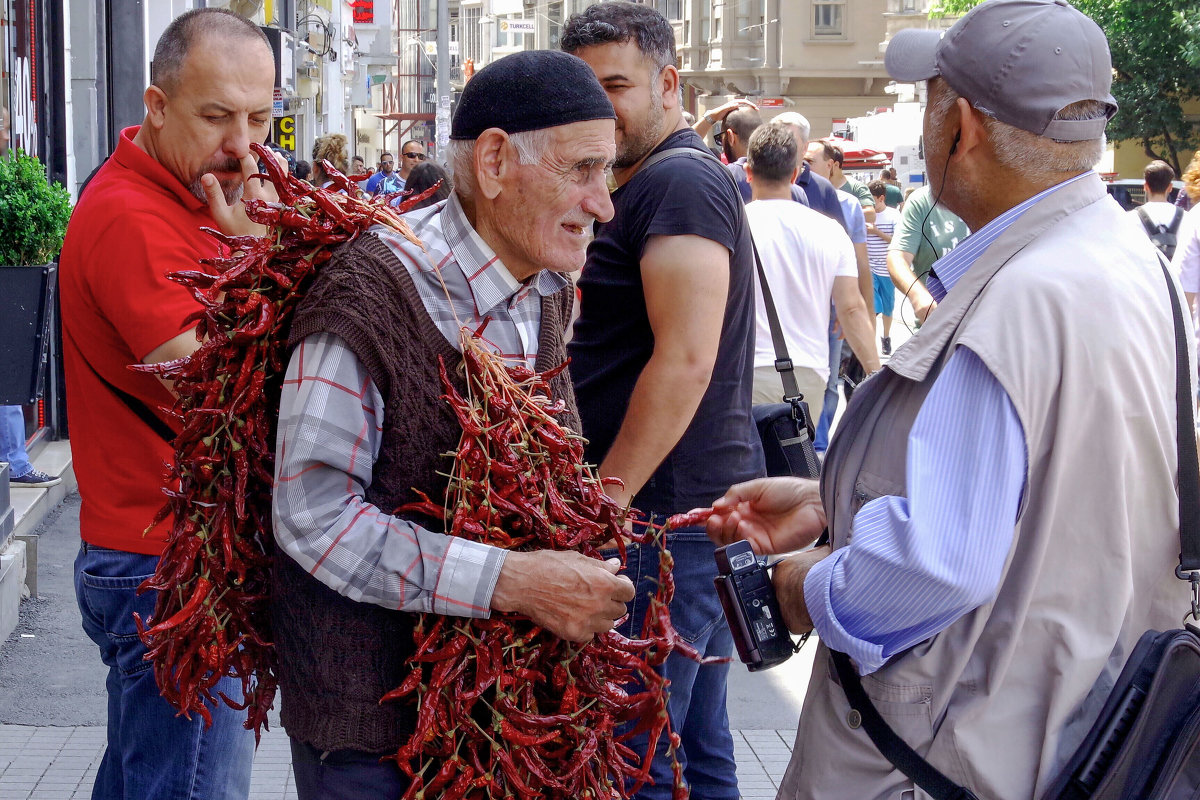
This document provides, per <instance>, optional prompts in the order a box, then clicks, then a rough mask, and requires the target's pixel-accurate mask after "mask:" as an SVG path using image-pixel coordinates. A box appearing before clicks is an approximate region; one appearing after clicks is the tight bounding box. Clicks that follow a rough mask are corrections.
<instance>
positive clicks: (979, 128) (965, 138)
mask: <svg viewBox="0 0 1200 800" xmlns="http://www.w3.org/2000/svg"><path fill="white" fill-rule="evenodd" d="M955 106H956V109H955V110H956V111H957V113H958V142H957V143H956V144H955V146H954V153H953V155H957V156H964V155H967V154H971V155H978V151H977V148H979V147H980V146H982V145H986V144H988V135H987V128H985V127H984V124H983V112H981V111H977V110H976V109H975V108H973V107H972V106H971V104H970V103H969V102H968V101H967V100H966V99H964V98H962V97H960V98H958V100H957V101H955ZM946 122H947V124H953V121H952V120H949V119H948V120H946Z"/></svg>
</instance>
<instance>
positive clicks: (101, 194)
mask: <svg viewBox="0 0 1200 800" xmlns="http://www.w3.org/2000/svg"><path fill="white" fill-rule="evenodd" d="M137 132H138V128H137V127H132V128H126V129H125V130H123V131H121V138H120V141H119V142H118V143H117V150H116V152H115V153H114V154H113V156H112V158H110V159H109V160H108V162H107V163H106V164H105V165H104V166H103V167H102V168H101V169H100V171H99V172H98V173H97V174H96V176H95V178H93V180H92V182H91V183H90V184H89V185H88V187H87V191H85V192H84V194H83V197H82V198H81V199H80V201H79V204H78V205H76V206H75V211H74V213H72V215H71V222H70V224H69V225H68V227H67V236H66V241H65V242H64V244H63V251H62V258H61V260H60V263H59V285H60V287H61V288H60V292H61V297H62V318H63V360H64V363H65V367H66V377H67V421H68V425H69V427H70V435H71V453H72V457H73V459H74V467H75V475H76V477H77V478H78V480H79V494H80V496H81V498H82V501H83V504H82V508H81V510H80V533H81V534H82V536H83V539H84V541H86V542H88V543H90V544H95V545H100V546H101V547H110V548H113V549H117V550H124V551H127V552H133V553H146V554H150V555H160V554H161V553H162V550H163V543H164V541H165V539H166V532H167V523H163V524H161V525H159V526H158V527H157V528H155V529H154V530H153V531H151V532H149V533H147V534H143V531H144V530H145V528H146V526H147V525H148V524H149V523H150V521H151V520H152V519H153V517H154V514H155V513H156V512H157V511H158V509H159V508H161V507H162V505H163V503H164V501H165V498H164V496H163V493H162V487H163V485H164V475H165V471H164V470H165V468H164V465H165V464H166V462H168V461H169V460H170V458H171V448H170V446H169V445H167V443H166V442H164V441H163V440H162V439H161V438H160V437H159V436H158V435H157V434H155V433H154V431H152V430H151V429H150V428H149V426H148V425H146V423H145V422H143V421H142V420H141V419H139V418H138V417H137V415H136V414H134V413H133V412H132V411H130V410H129V407H128V406H126V405H125V403H124V402H123V401H122V400H121V398H120V397H118V396H117V395H116V394H114V393H113V392H112V390H111V389H109V388H108V387H107V386H105V385H104V382H103V381H101V380H100V378H99V377H98V375H100V376H103V378H104V380H106V381H108V382H109V383H110V384H112V385H113V386H116V387H118V388H119V389H121V390H122V391H125V392H127V393H129V394H131V395H133V396H134V397H136V398H138V399H139V400H141V401H142V402H143V403H145V404H146V406H148V407H149V408H150V409H152V410H155V411H157V409H158V408H159V407H160V406H168V407H169V406H170V405H171V403H172V397H171V395H170V393H169V392H167V390H166V388H165V387H164V386H163V385H162V383H160V382H159V380H158V379H157V378H155V377H154V376H152V375H145V374H142V373H137V372H133V371H131V370H130V369H128V365H130V364H135V363H138V362H140V361H141V360H142V359H143V358H145V356H146V355H147V354H149V353H150V352H151V351H153V350H154V349H155V348H157V347H158V346H159V345H161V344H163V343H164V342H166V341H168V340H170V339H172V338H174V337H175V336H178V335H179V334H180V333H183V332H184V331H185V330H187V329H188V328H190V327H194V325H195V323H194V322H193V323H186V324H185V323H184V319H185V318H186V317H187V316H188V315H189V314H191V313H192V312H194V311H196V310H197V309H198V308H199V305H198V303H197V302H196V301H195V300H194V299H193V298H192V296H191V294H190V293H189V292H188V290H187V289H185V288H184V287H182V286H180V285H179V284H177V283H173V282H172V281H169V280H167V273H169V272H173V271H175V270H180V269H197V268H200V265H199V263H198V262H199V260H200V259H201V258H208V257H211V256H215V255H218V254H219V252H220V249H219V247H218V245H217V243H216V242H215V241H214V240H213V239H212V238H211V237H209V236H208V235H206V234H204V233H201V232H200V230H199V229H200V227H201V226H208V227H216V226H215V224H214V223H213V220H212V217H211V216H209V213H208V207H207V206H206V205H205V204H204V203H201V202H200V201H199V200H197V199H196V198H195V197H194V196H193V195H192V193H191V192H189V191H188V190H187V187H185V186H184V185H183V184H181V183H180V182H179V180H178V179H176V178H175V177H174V176H173V175H171V173H169V172H168V171H167V170H166V168H165V167H163V166H162V165H161V164H159V163H158V162H157V161H156V160H154V159H153V158H152V157H151V156H150V155H149V154H147V153H146V152H145V151H143V150H142V149H140V148H139V147H138V146H137V145H135V144H134V143H133V137H134V136H135V135H136V134H137ZM159 416H160V417H163V419H164V421H166V422H168V424H172V425H173V424H174V423H172V422H171V421H170V418H168V417H165V416H164V415H162V414H161V413H160V414H159Z"/></svg>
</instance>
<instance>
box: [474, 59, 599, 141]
mask: <svg viewBox="0 0 1200 800" xmlns="http://www.w3.org/2000/svg"><path fill="white" fill-rule="evenodd" d="M616 118H617V115H616V112H614V111H613V107H612V103H610V102H609V101H608V95H606V94H605V93H604V89H603V87H601V86H600V82H599V81H597V80H596V75H595V74H594V73H593V72H592V68H591V67H589V66H588V65H587V64H586V63H585V62H584V61H583V60H582V59H580V58H578V57H576V56H573V55H571V54H569V53H564V52H562V51H561V50H526V51H524V52H520V53H513V54H512V55H508V56H504V57H503V58H501V59H499V60H497V61H493V62H492V63H491V64H488V65H487V66H486V67H484V68H483V69H481V70H479V72H477V73H476V74H475V76H474V77H473V78H471V80H469V81H467V85H466V88H464V89H463V92H462V97H460V98H459V101H458V108H457V109H456V110H455V112H454V122H453V123H452V124H451V125H450V138H451V139H467V140H470V139H478V138H479V134H481V133H483V132H484V131H486V130H487V129H488V128H499V129H500V130H502V131H504V132H505V133H520V132H522V131H537V130H542V129H543V128H556V127H558V126H559V125H567V124H569V123H572V122H584V121H587V120H592V119H616Z"/></svg>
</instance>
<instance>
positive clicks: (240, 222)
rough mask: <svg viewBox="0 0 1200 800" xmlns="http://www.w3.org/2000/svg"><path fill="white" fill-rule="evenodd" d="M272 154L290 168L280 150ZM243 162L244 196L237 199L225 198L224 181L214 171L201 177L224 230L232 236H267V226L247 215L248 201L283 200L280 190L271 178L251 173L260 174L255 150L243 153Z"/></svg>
mask: <svg viewBox="0 0 1200 800" xmlns="http://www.w3.org/2000/svg"><path fill="white" fill-rule="evenodd" d="M271 157H272V158H274V159H275V160H276V162H278V163H279V165H280V166H281V167H282V168H283V170H284V171H285V172H286V171H287V161H285V160H284V159H283V157H282V156H280V155H279V154H278V153H272V154H271ZM241 166H242V198H241V199H240V200H237V201H236V202H234V203H227V202H226V201H225V194H224V192H223V191H222V189H221V182H220V181H219V180H217V176H215V175H213V174H212V173H207V174H205V175H204V176H203V177H201V178H200V185H201V186H202V187H203V188H204V196H205V197H207V198H208V210H209V213H210V214H211V215H212V218H213V221H214V222H216V223H217V227H218V228H220V229H221V232H222V233H225V234H228V235H229V236H263V235H265V234H266V232H267V227H266V226H265V225H259V224H258V223H256V222H251V220H250V218H249V217H248V216H246V203H245V202H244V201H245V200H249V199H250V198H255V199H257V200H262V201H263V202H267V203H276V202H279V194H278V193H277V192H276V191H275V186H274V184H272V183H271V182H270V181H267V180H264V179H262V178H252V177H251V176H252V175H257V174H258V159H257V158H256V157H255V156H254V153H247V154H246V155H245V156H243V158H242V161H241Z"/></svg>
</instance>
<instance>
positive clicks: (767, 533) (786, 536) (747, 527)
mask: <svg viewBox="0 0 1200 800" xmlns="http://www.w3.org/2000/svg"><path fill="white" fill-rule="evenodd" d="M824 529H825V507H824V505H822V503H821V494H820V485H819V484H818V483H817V482H816V481H813V480H806V479H803V478H759V479H758V480H753V481H747V482H746V483H739V484H738V485H736V486H734V487H732V488H730V489H729V491H728V492H726V493H725V496H724V497H722V498H721V499H719V500H717V501H716V502H715V503H713V515H712V517H710V518H709V520H708V536H709V538H710V539H712V540H713V541H714V542H716V543H717V544H719V545H725V544H730V543H732V542H736V541H740V540H745V541H748V542H749V543H750V546H751V547H753V548H754V552H756V553H758V554H759V555H767V554H772V553H787V552H790V551H793V550H799V549H801V548H804V547H807V546H808V545H810V544H812V543H813V542H814V541H816V539H817V537H818V536H820V535H821V531H823V530H824Z"/></svg>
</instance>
